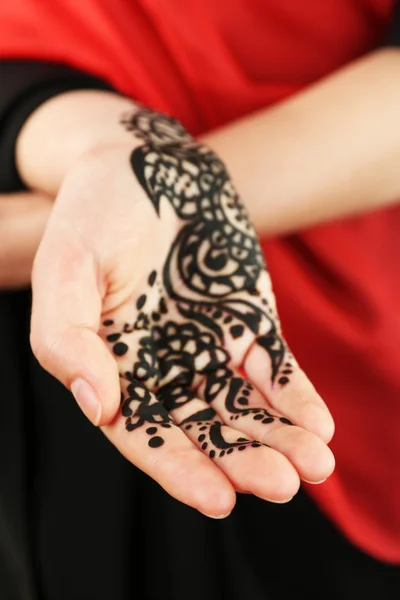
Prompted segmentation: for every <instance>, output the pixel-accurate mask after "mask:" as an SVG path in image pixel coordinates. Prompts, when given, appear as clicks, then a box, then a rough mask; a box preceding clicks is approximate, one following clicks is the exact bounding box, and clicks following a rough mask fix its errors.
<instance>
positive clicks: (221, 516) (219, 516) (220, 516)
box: [201, 513, 231, 519]
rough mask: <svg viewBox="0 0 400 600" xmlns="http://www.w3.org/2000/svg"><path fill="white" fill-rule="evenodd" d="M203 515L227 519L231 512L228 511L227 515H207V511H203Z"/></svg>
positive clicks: (210, 517)
mask: <svg viewBox="0 0 400 600" xmlns="http://www.w3.org/2000/svg"><path fill="white" fill-rule="evenodd" d="M201 514H202V515H204V516H205V517H208V518H209V519H226V517H229V515H230V514H231V513H227V514H226V515H218V516H215V515H207V514H206V513H201Z"/></svg>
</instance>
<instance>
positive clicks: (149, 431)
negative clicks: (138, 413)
mask: <svg viewBox="0 0 400 600" xmlns="http://www.w3.org/2000/svg"><path fill="white" fill-rule="evenodd" d="M146 433H148V434H149V435H154V434H155V433H157V427H149V428H148V429H146Z"/></svg>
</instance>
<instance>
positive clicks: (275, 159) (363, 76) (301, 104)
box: [17, 50, 400, 235]
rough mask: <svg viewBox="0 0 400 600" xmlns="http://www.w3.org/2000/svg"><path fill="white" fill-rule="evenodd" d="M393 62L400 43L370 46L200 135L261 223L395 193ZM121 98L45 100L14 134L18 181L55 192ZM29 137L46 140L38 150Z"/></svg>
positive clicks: (397, 138)
mask: <svg viewBox="0 0 400 600" xmlns="http://www.w3.org/2000/svg"><path fill="white" fill-rule="evenodd" d="M398 69H400V52H399V51H397V50H384V51H379V52H375V53H373V54H371V55H369V56H367V57H366V58H364V59H362V60H359V61H357V62H355V63H353V64H352V65H350V66H348V67H346V68H344V69H342V70H340V71H339V72H337V73H336V74H334V75H332V76H330V77H328V78H326V79H325V80H323V81H322V82H320V83H318V84H316V85H314V86H312V87H311V88H309V89H308V90H306V91H305V92H302V93H299V94H298V95H296V96H295V97H293V98H291V99H289V100H287V101H285V102H283V103H281V104H279V105H277V106H275V107H273V108H272V109H268V110H265V109H264V110H262V111H260V112H258V113H256V114H254V115H251V116H249V117H245V118H244V119H241V120H240V121H238V122H236V123H233V124H230V125H229V126H227V127H224V128H222V129H221V130H219V131H214V132H211V133H209V134H207V135H205V136H203V139H202V141H203V142H204V143H206V144H207V145H209V146H210V147H211V148H212V149H213V150H214V151H215V152H217V153H218V154H219V156H221V157H222V158H223V160H224V162H225V163H226V165H227V167H228V169H229V171H230V172H231V174H232V176H233V178H234V180H235V182H236V186H237V188H238V190H239V192H240V193H241V195H242V197H243V198H244V201H245V203H246V204H247V208H248V210H249V211H250V214H251V217H252V219H253V221H254V222H255V223H256V224H257V227H258V229H259V232H260V233H263V234H269V235H275V234H280V233H285V232H288V231H290V230H295V229H298V228H301V227H306V226H309V225H312V224H315V223H320V222H324V221H327V220H330V219H336V218H341V217H346V216H349V215H352V214H355V213H359V212H362V211H366V210H372V209H376V208H379V207H383V206H386V205H389V204H391V203H394V202H395V201H396V200H397V199H398V198H399V197H400V170H399V169H398V165H399V162H400V133H399V132H400V127H397V126H396V123H397V121H399V120H400V115H399V105H400V80H399V78H397V77H396V72H397V70H398ZM89 103H90V107H91V109H90V111H88V110H87V106H88V104H89ZM130 107H132V103H131V102H130V101H129V100H127V99H124V98H121V97H119V96H117V95H116V94H112V93H107V92H99V91H96V92H94V91H85V92H84V91H77V92H70V93H65V94H62V95H60V96H57V97H55V98H53V99H51V100H49V101H47V102H45V103H44V104H43V105H42V106H41V107H40V108H39V109H37V110H36V111H35V112H34V113H33V115H32V116H31V117H30V118H29V119H28V121H27V122H26V124H25V126H24V127H23V129H22V131H21V134H20V136H19V140H18V144H17V163H18V167H19V171H20V174H21V175H22V177H23V179H24V180H25V182H26V183H27V185H28V186H29V187H31V188H35V189H38V190H41V191H44V192H47V193H49V194H53V195H54V194H56V193H57V190H58V187H59V185H60V183H61V181H62V178H63V175H64V174H65V172H66V171H67V169H68V168H69V166H70V165H71V163H72V162H73V161H74V160H75V159H76V158H77V156H79V155H80V154H82V153H83V152H85V151H86V150H88V149H90V148H92V147H94V146H96V145H97V144H102V143H104V142H108V141H111V142H114V141H119V140H125V139H126V132H123V131H119V130H118V128H116V127H115V123H116V122H118V120H119V118H120V115H121V113H122V112H124V111H125V110H127V109H128V110H129V108H130ZM61 115H62V118H61ZM38 139H41V140H44V141H45V143H44V144H43V145H44V148H43V151H42V152H41V153H38V152H37V140H38Z"/></svg>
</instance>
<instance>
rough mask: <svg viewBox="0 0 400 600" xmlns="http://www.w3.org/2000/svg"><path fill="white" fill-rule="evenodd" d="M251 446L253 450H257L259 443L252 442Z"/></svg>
mask: <svg viewBox="0 0 400 600" xmlns="http://www.w3.org/2000/svg"><path fill="white" fill-rule="evenodd" d="M251 445H252V446H253V448H259V447H260V446H261V444H260V443H259V442H253V443H252V444H251Z"/></svg>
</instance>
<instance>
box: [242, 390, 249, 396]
mask: <svg viewBox="0 0 400 600" xmlns="http://www.w3.org/2000/svg"><path fill="white" fill-rule="evenodd" d="M242 394H243V396H250V392H249V390H243V392H242Z"/></svg>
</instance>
